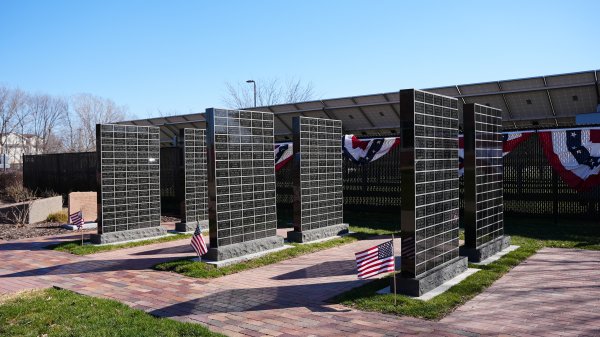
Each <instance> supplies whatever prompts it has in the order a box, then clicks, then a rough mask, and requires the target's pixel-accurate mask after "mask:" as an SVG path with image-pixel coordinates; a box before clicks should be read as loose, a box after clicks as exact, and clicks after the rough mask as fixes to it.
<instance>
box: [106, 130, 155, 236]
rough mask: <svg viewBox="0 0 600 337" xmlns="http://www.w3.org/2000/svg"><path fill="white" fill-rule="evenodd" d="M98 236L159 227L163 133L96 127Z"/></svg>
mask: <svg viewBox="0 0 600 337" xmlns="http://www.w3.org/2000/svg"><path fill="white" fill-rule="evenodd" d="M96 141H97V145H96V147H97V155H98V170H99V172H98V174H99V189H100V191H99V193H98V201H99V202H98V203H99V210H98V217H99V219H100V223H99V226H98V233H99V234H102V233H109V232H119V231H127V230H132V229H140V228H150V227H157V226H160V130H159V128H157V127H149V126H133V125H113V124H99V125H97V126H96Z"/></svg>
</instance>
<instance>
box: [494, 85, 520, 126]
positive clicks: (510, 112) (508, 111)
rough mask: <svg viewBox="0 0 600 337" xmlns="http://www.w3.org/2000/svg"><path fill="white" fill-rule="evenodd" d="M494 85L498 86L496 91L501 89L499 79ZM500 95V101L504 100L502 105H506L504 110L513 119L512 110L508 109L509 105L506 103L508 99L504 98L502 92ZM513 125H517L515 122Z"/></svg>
mask: <svg viewBox="0 0 600 337" xmlns="http://www.w3.org/2000/svg"><path fill="white" fill-rule="evenodd" d="M496 85H497V86H498V91H499V92H500V91H502V84H500V81H498V82H496ZM500 96H501V97H502V101H504V105H505V106H506V112H507V113H508V117H510V119H514V117H513V114H512V111H511V109H510V105H509V104H508V100H507V99H506V96H504V93H501V94H500ZM513 124H514V126H515V127H517V124H515V123H514V122H513Z"/></svg>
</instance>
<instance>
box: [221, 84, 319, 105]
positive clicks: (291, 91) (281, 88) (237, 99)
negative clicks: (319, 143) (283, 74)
mask: <svg viewBox="0 0 600 337" xmlns="http://www.w3.org/2000/svg"><path fill="white" fill-rule="evenodd" d="M311 99H315V91H314V86H313V84H312V83H311V82H308V83H304V82H303V81H302V80H301V79H299V78H292V79H288V80H286V81H281V80H279V79H276V78H275V79H270V80H264V79H263V80H257V81H256V105H257V106H266V105H275V104H284V103H296V102H302V101H308V100H311ZM223 103H224V104H225V105H226V106H228V107H230V108H236V109H242V108H249V107H253V106H254V88H253V86H252V85H249V84H248V83H244V82H241V83H238V84H232V83H229V82H227V83H225V95H224V96H223Z"/></svg>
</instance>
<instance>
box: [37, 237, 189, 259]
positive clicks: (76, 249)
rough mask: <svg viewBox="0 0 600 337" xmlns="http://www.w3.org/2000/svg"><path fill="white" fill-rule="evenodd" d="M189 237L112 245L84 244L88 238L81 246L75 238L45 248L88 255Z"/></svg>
mask: <svg viewBox="0 0 600 337" xmlns="http://www.w3.org/2000/svg"><path fill="white" fill-rule="evenodd" d="M190 237H192V235H191V234H174V235H169V236H164V237H161V238H158V239H150V240H143V241H136V242H127V243H120V244H114V245H103V246H98V245H89V244H85V243H89V240H85V241H84V245H83V246H82V245H81V241H80V240H77V241H69V242H62V243H58V244H55V245H49V246H46V247H45V248H46V249H52V250H58V251H61V252H67V253H71V254H75V255H88V254H94V253H102V252H108V251H111V250H116V249H123V248H131V247H138V246H145V245H150V244H153V243H161V242H169V241H175V240H181V239H187V238H190Z"/></svg>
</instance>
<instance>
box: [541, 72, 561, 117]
mask: <svg viewBox="0 0 600 337" xmlns="http://www.w3.org/2000/svg"><path fill="white" fill-rule="evenodd" d="M542 80H543V81H544V87H546V88H547V87H548V83H546V76H542ZM546 96H547V97H548V103H550V111H551V112H552V116H554V123H555V124H556V126H558V120H556V111H554V104H552V97H550V90H548V89H546Z"/></svg>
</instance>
